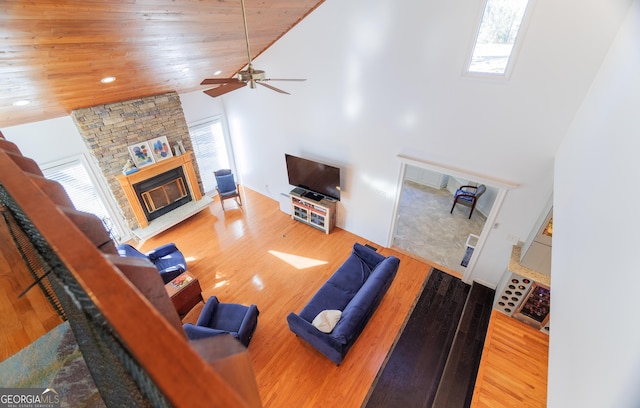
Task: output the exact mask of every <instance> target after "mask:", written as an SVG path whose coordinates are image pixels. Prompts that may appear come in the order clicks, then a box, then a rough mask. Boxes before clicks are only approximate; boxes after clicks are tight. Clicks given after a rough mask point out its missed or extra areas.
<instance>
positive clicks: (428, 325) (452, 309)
mask: <svg viewBox="0 0 640 408" xmlns="http://www.w3.org/2000/svg"><path fill="white" fill-rule="evenodd" d="M469 289H470V286H469V285H467V284H465V283H463V282H462V281H461V280H460V279H458V278H456V277H453V276H451V275H448V274H446V273H444V272H441V271H439V270H437V269H432V270H431V272H430V273H429V277H428V278H427V283H426V285H425V287H424V289H423V291H422V294H421V295H420V298H419V299H418V302H417V303H416V305H415V308H414V309H413V312H412V313H411V316H410V318H409V320H408V321H407V323H406V325H405V327H404V330H403V331H402V334H401V335H400V336H399V337H398V339H397V342H396V344H395V346H394V348H393V351H392V352H391V354H390V355H389V357H388V359H387V361H386V362H385V364H384V366H383V369H382V370H381V371H380V372H379V374H378V376H377V378H376V381H375V382H374V387H373V389H372V391H371V392H370V395H369V398H368V401H367V402H366V403H365V404H364V406H366V407H369V408H374V407H376V408H377V407H430V406H431V404H432V402H433V399H434V397H435V394H436V391H437V389H438V384H439V383H440V377H441V375H442V372H443V370H444V367H445V363H446V361H447V357H448V355H449V350H450V348H451V344H452V342H453V338H454V335H455V332H456V328H457V326H458V321H459V320H460V316H461V314H462V310H463V308H464V305H465V302H466V299H467V294H468V293H469Z"/></svg>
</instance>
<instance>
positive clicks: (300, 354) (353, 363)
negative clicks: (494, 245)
mask: <svg viewBox="0 0 640 408" xmlns="http://www.w3.org/2000/svg"><path fill="white" fill-rule="evenodd" d="M228 203H229V205H228V207H227V211H226V212H223V211H222V209H221V207H220V203H219V202H218V201H217V199H216V201H215V202H214V203H213V204H212V205H211V206H210V207H209V208H208V209H205V210H204V211H202V212H200V213H199V214H196V215H195V216H193V217H191V218H190V219H189V220H187V221H185V222H183V223H181V224H179V225H177V226H175V227H173V228H171V229H169V230H167V231H165V232H164V233H162V234H161V235H158V236H156V237H154V238H151V239H149V240H147V241H146V242H143V243H140V244H139V245H137V247H138V248H139V249H141V250H143V251H147V250H150V249H153V248H155V247H157V246H159V245H161V244H164V243H167V242H175V243H176V245H177V246H178V248H180V249H181V250H182V252H183V253H184V255H185V256H186V257H187V262H188V265H189V271H190V272H191V273H192V274H193V275H195V276H197V277H198V278H199V280H200V284H201V286H202V289H203V296H204V298H205V299H207V298H208V297H209V296H212V295H216V296H218V298H219V299H220V300H221V301H223V302H234V303H242V304H251V303H255V304H256V305H258V308H259V309H260V317H259V322H258V328H257V330H256V332H255V335H254V337H253V340H252V341H251V344H250V346H249V353H250V356H251V360H252V364H253V369H254V372H255V376H256V381H257V384H258V387H259V392H260V397H261V399H262V403H263V405H264V406H265V407H284V406H292V407H293V406H295V407H315V406H327V407H334V406H341V407H358V406H360V405H361V404H362V402H363V401H364V399H365V397H366V395H367V393H368V391H369V388H370V387H371V384H372V383H373V381H374V379H375V377H376V375H377V373H378V370H379V368H380V367H381V365H382V363H383V361H384V359H385V357H386V355H387V352H388V351H389V349H390V347H391V345H392V344H393V342H394V340H395V338H396V336H397V334H398V332H399V330H400V328H401V326H402V324H403V322H404V321H405V319H406V317H407V315H408V313H409V312H410V311H411V310H412V308H413V305H414V303H415V302H416V301H417V298H418V295H419V292H420V289H421V287H422V285H423V283H424V281H425V278H426V276H427V274H428V272H429V270H430V268H431V265H428V264H425V263H424V262H421V261H420V260H416V259H414V258H412V257H410V256H408V255H406V254H403V253H400V252H397V251H394V250H391V249H386V248H380V249H379V252H381V253H382V254H384V255H395V256H397V257H398V258H400V260H401V263H400V269H399V270H398V274H397V276H396V278H395V280H394V282H393V284H392V285H391V288H390V289H389V292H388V293H387V294H386V296H385V297H384V298H383V300H382V302H381V304H380V306H379V308H378V310H377V311H376V313H374V315H373V316H372V318H371V320H370V322H369V323H368V325H367V327H366V328H365V330H364V331H363V333H362V334H361V335H360V337H359V338H358V340H357V342H356V343H355V345H354V346H353V348H352V349H351V350H350V352H349V354H348V355H347V357H346V358H345V360H344V362H343V363H342V364H341V365H340V366H336V365H335V364H333V363H332V362H331V361H329V360H328V359H326V358H325V357H323V356H322V355H320V354H319V353H318V352H316V351H315V350H314V349H313V348H311V347H310V346H308V345H307V344H306V343H304V342H303V341H301V340H300V339H298V338H297V337H296V336H295V335H294V334H293V333H292V332H291V331H290V330H289V328H288V326H287V322H286V315H287V314H288V313H289V312H291V311H296V312H297V311H300V309H301V308H302V307H303V306H304V305H305V304H306V303H307V302H308V301H309V299H310V298H311V297H312V295H313V294H314V293H315V292H316V291H317V289H318V288H319V287H320V286H321V285H322V284H323V283H324V282H325V281H326V280H327V279H328V278H329V276H330V275H331V274H332V273H333V271H335V269H336V268H337V267H338V266H339V265H340V264H342V262H343V261H344V260H345V259H346V257H347V256H348V254H349V253H350V251H351V247H352V245H353V243H354V242H360V243H369V244H371V245H373V246H375V247H378V248H379V245H377V244H376V243H371V242H368V241H366V240H363V239H362V238H360V237H358V236H356V235H354V234H351V233H349V232H347V231H344V230H342V229H339V228H336V229H334V231H333V232H332V233H331V234H329V235H326V234H324V233H323V232H322V231H319V230H316V229H313V228H311V227H308V226H306V225H303V224H301V223H299V222H296V221H293V220H291V218H290V217H289V216H287V215H286V214H284V213H283V212H281V211H280V209H279V204H278V202H277V201H274V200H272V199H270V198H268V197H265V196H262V195H260V194H258V193H255V192H253V191H251V190H248V189H243V203H244V206H243V208H242V209H238V208H233V205H234V204H232V203H231V201H228ZM225 205H227V203H225ZM2 239H3V241H2V253H3V254H6V253H9V254H10V253H11V250H10V249H11V248H10V247H8V246H7V245H6V243H7V242H8V241H6V240H5V236H4V235H3V236H2ZM7 257H12V258H11V259H7ZM2 262H4V263H2ZM0 263H2V264H1V265H0V266H2V267H3V269H2V270H3V271H4V272H3V273H2V274H1V275H0V276H2V279H1V280H0V289H2V290H3V292H4V293H3V294H4V295H6V296H3V299H5V300H2V301H0V302H2V303H0V308H1V309H0V315H2V318H1V319H2V321H0V323H1V324H3V327H4V328H3V330H2V348H1V349H0V350H1V351H2V353H3V354H2V356H1V357H0V359H4V358H6V357H7V356H9V355H12V354H13V353H15V352H17V351H18V350H19V349H21V348H22V347H24V346H25V345H27V344H29V343H30V342H32V341H33V340H35V338H37V337H38V336H39V335H41V334H42V333H44V332H46V331H47V330H49V329H50V328H51V327H54V326H55V325H56V324H57V323H56V324H53V323H52V319H54V318H57V317H56V316H55V314H54V313H53V311H49V312H47V313H45V312H42V310H49V309H50V306H49V305H48V303H46V300H44V299H42V300H41V301H39V303H38V300H35V301H34V300H32V298H34V297H36V296H35V295H33V294H30V295H28V298H29V301H30V304H25V302H24V301H22V300H20V301H15V300H12V301H7V300H6V299H15V293H17V292H19V291H20V290H21V288H22V287H24V285H25V284H26V282H28V279H25V278H20V279H21V280H19V281H18V280H17V278H15V277H14V275H15V274H18V273H19V269H20V268H19V267H17V266H15V265H18V264H19V263H20V260H19V258H16V257H15V256H14V255H3V257H1V258H0ZM7 271H11V272H7ZM32 292H33V291H32ZM34 293H35V292H34ZM201 310H202V304H200V305H197V306H196V307H195V308H194V309H193V310H192V311H191V312H190V313H189V314H188V315H187V316H186V317H185V319H184V322H195V320H196V319H197V317H198V314H199V313H200V311H201ZM52 316H53V318H52ZM506 319H507V320H508V322H506V323H504V324H505V325H506V327H510V326H514V327H516V328H517V329H515V331H514V333H517V331H518V330H521V329H522V327H521V323H520V322H517V321H515V319H509V318H506ZM492 320H495V318H494V319H492ZM7 324H8V325H9V326H7ZM17 325H20V326H22V328H21V329H20V330H21V333H23V334H21V335H13V336H12V337H11V338H9V337H8V336H7V335H6V330H5V328H6V327H16V326H17ZM33 327H36V328H37V330H33V329H31V328H33ZM524 329H525V330H526V327H525V328H524ZM16 330H17V329H16ZM531 330H533V329H531ZM534 331H535V330H534ZM494 332H495V333H498V330H494ZM488 342H489V341H488ZM547 342H548V340H547ZM538 352H540V353H542V351H540V350H538ZM504 357H505V356H500V355H497V356H495V357H488V358H490V359H492V358H497V359H500V358H504ZM528 358H536V359H538V360H540V361H542V362H544V365H545V366H546V354H544V355H537V354H536V351H535V350H534V351H533V354H532V355H531V356H529V357H528ZM483 359H484V357H483ZM506 360H507V362H508V363H509V364H512V363H513V361H514V359H513V358H510V357H509V356H508V355H507V356H506ZM483 361H484V360H483ZM496 364H498V365H500V364H505V363H503V362H497V363H496ZM522 366H524V364H522V365H521V367H522ZM480 370H481V373H480V375H483V376H484V378H483V381H480V378H479V380H478V381H479V383H486V384H489V381H490V380H491V379H492V375H493V374H491V373H490V372H488V371H485V372H483V368H482V367H481V368H480ZM545 373H546V371H545ZM522 374H523V378H524V380H523V381H524V384H528V383H529V382H535V381H538V380H539V373H537V372H536V373H533V374H531V376H535V378H528V377H529V374H528V370H527V371H526V372H525V371H523V373H522ZM545 379H546V378H545ZM496 381H497V382H502V379H501V377H497V378H496V379H495V380H494V382H496ZM479 383H477V387H476V394H479V391H478V389H477V388H478V386H479V385H482V384H479ZM523 387H524V388H530V387H529V386H527V385H524V386H523ZM545 388H546V387H542V389H541V388H539V387H534V389H533V393H538V394H539V395H542V396H543V397H544V399H546V389H545ZM527 393H528V394H527V396H526V398H533V399H534V400H535V399H536V398H542V397H540V396H538V397H536V396H531V395H530V391H529V390H528V391H527ZM479 395H481V396H482V390H481V391H480V394H479ZM521 397H522V399H523V400H524V398H525V396H521ZM492 400H497V401H501V400H502V396H501V395H499V394H498V395H496V394H495V393H494V392H493V388H490V389H489V392H488V394H487V395H486V396H482V401H483V402H486V401H488V403H487V404H485V405H478V406H495V405H491V401H492ZM529 406H536V405H529Z"/></svg>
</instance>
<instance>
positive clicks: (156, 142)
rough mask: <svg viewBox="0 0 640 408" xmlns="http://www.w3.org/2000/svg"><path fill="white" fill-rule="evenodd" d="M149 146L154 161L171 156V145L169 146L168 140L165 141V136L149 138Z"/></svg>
mask: <svg viewBox="0 0 640 408" xmlns="http://www.w3.org/2000/svg"><path fill="white" fill-rule="evenodd" d="M149 147H150V148H151V154H152V155H153V158H154V159H155V160H156V162H159V161H161V160H164V159H168V158H169V157H173V153H172V152H171V146H169V141H167V137H166V136H160V137H156V138H155V139H151V140H149Z"/></svg>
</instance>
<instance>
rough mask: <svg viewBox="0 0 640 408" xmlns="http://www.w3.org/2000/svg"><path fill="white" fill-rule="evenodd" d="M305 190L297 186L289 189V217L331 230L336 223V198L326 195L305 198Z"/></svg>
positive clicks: (326, 231)
mask: <svg viewBox="0 0 640 408" xmlns="http://www.w3.org/2000/svg"><path fill="white" fill-rule="evenodd" d="M306 193H307V190H305V189H303V188H300V187H297V188H294V189H293V190H291V192H290V193H289V197H290V198H291V218H293V219H294V220H297V221H300V222H303V223H305V224H307V225H311V226H312V227H314V228H317V229H319V230H322V231H324V232H325V234H328V233H329V232H331V230H332V229H333V227H334V226H335V225H336V200H334V199H329V198H327V197H324V198H322V200H320V201H316V200H314V199H311V198H307V197H305V196H304V194H306Z"/></svg>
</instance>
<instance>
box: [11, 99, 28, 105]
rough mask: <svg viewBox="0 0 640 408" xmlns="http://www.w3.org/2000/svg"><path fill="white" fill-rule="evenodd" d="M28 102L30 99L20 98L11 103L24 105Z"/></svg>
mask: <svg viewBox="0 0 640 408" xmlns="http://www.w3.org/2000/svg"><path fill="white" fill-rule="evenodd" d="M30 103H31V101H29V100H27V99H21V100H19V101H15V102H14V103H13V104H12V105H13V106H25V105H28V104H30Z"/></svg>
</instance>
